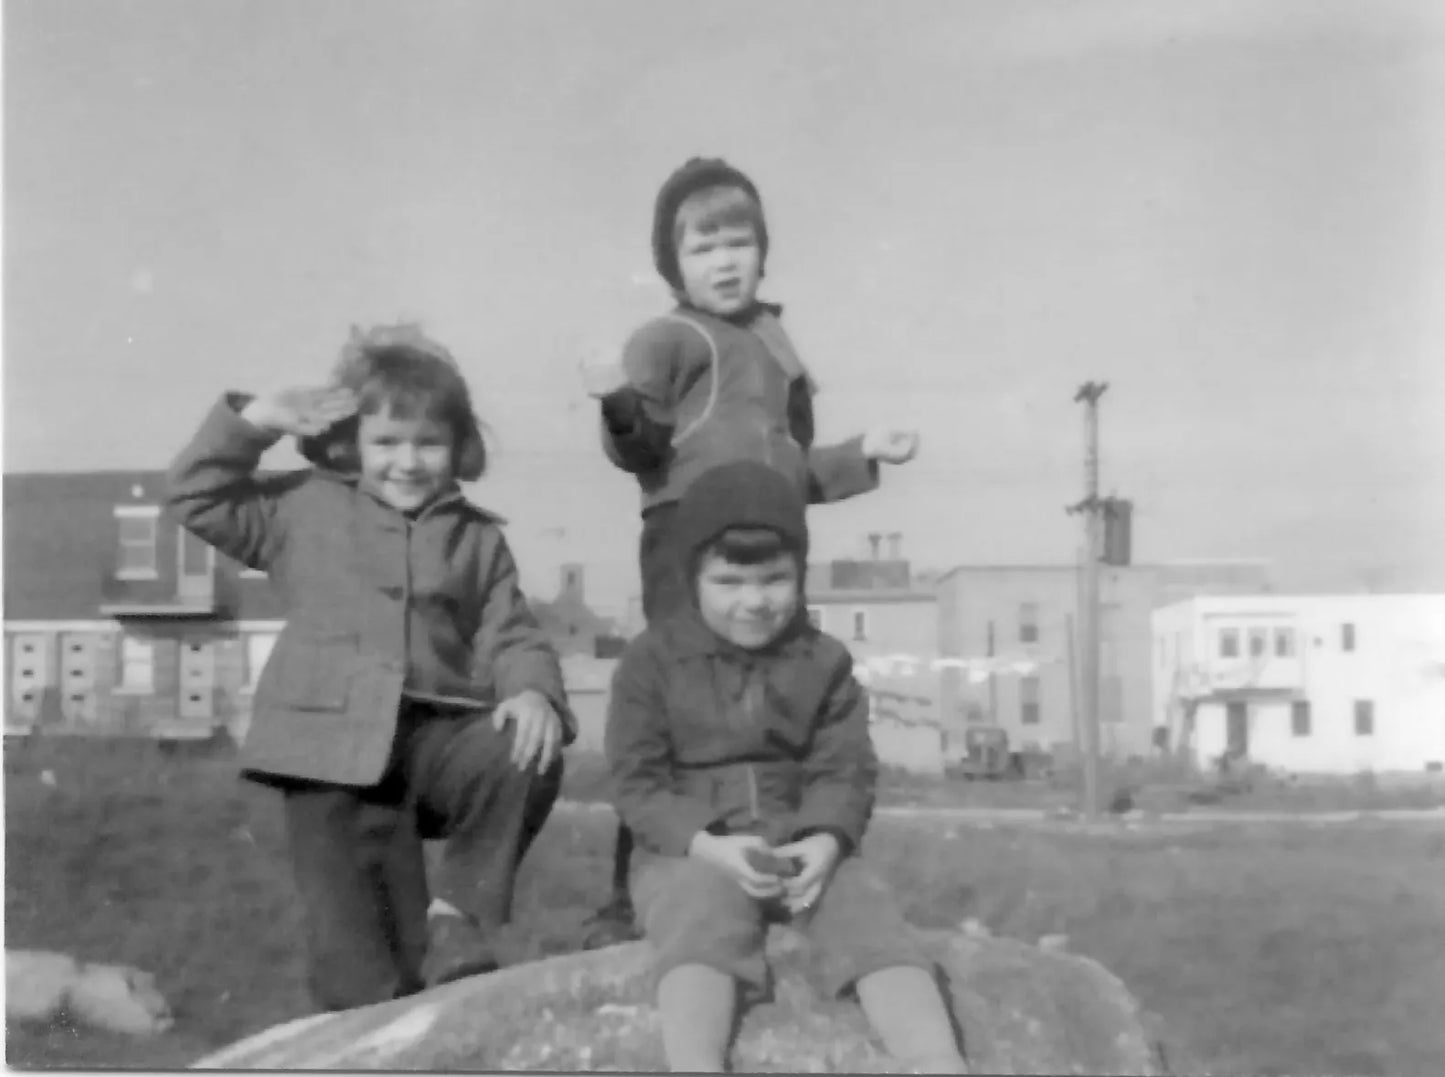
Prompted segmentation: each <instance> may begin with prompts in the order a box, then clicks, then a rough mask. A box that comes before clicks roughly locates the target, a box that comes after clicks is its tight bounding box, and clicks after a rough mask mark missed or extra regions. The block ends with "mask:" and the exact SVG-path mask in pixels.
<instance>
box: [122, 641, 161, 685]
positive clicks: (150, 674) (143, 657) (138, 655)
mask: <svg viewBox="0 0 1445 1077" xmlns="http://www.w3.org/2000/svg"><path fill="white" fill-rule="evenodd" d="M119 658H120V683H119V684H117V685H116V686H115V690H116V692H118V693H119V694H121V695H128V696H148V695H153V694H154V693H155V690H156V643H155V640H151V639H142V638H140V637H139V636H129V635H122V636H121V637H120V656H119ZM137 672H141V675H140V676H136V674H137Z"/></svg>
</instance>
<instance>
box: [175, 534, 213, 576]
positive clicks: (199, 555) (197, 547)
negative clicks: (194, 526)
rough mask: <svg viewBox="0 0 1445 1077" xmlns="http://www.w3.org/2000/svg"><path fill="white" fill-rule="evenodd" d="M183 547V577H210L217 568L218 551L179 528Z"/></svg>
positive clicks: (179, 536)
mask: <svg viewBox="0 0 1445 1077" xmlns="http://www.w3.org/2000/svg"><path fill="white" fill-rule="evenodd" d="M177 531H178V532H179V535H178V536H177V537H178V538H179V540H180V547H181V575H182V576H209V575H210V573H211V570H212V569H214V568H215V567H216V550H215V547H214V546H211V545H209V544H208V543H206V542H205V541H203V540H202V539H199V538H197V537H196V536H195V535H193V534H191V533H190V532H189V531H187V530H186V529H185V528H177Z"/></svg>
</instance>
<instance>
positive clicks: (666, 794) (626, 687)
mask: <svg viewBox="0 0 1445 1077" xmlns="http://www.w3.org/2000/svg"><path fill="white" fill-rule="evenodd" d="M639 639H641V640H644V641H645V639H646V637H645V636H644V637H639ZM658 668H659V667H658V664H657V660H656V658H655V657H654V656H653V655H652V654H651V653H650V652H649V650H648V649H647V647H646V644H645V642H644V643H641V644H639V643H638V642H636V641H634V643H633V644H632V645H631V646H629V647H628V649H627V650H626V652H624V654H623V657H622V660H621V661H620V662H618V664H617V670H616V672H615V673H614V674H613V677H612V696H611V699H610V701H609V703H608V710H607V729H606V733H605V735H604V738H603V749H604V752H605V754H606V756H607V767H608V771H609V772H610V774H611V777H612V803H613V806H614V807H615V808H616V809H617V814H618V815H619V816H621V817H622V821H623V822H624V823H626V824H627V826H628V827H629V828H630V829H631V830H632V831H633V832H634V833H636V834H637V835H638V837H639V838H640V839H641V840H642V841H643V842H644V843H645V844H646V845H648V846H649V847H650V848H653V849H656V850H658V851H659V852H661V853H663V854H664V855H666V856H686V855H687V851H688V847H689V846H690V845H691V844H692V839H693V837H694V836H695V835H696V834H697V833H698V831H700V830H705V829H707V827H708V825H709V824H710V823H712V822H713V821H714V818H715V814H716V813H715V812H714V811H713V810H712V809H711V808H710V807H708V806H707V805H706V804H704V803H702V802H701V801H698V800H693V799H691V798H689V797H684V796H681V795H679V794H678V793H675V792H673V789H672V741H671V738H670V737H669V735H668V720H667V712H666V708H665V705H664V703H663V698H662V691H661V686H660V684H659V678H658Z"/></svg>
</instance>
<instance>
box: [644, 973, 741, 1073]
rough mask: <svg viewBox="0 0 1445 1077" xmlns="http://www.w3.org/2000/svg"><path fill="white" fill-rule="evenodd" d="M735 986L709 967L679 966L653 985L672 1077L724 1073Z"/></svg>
mask: <svg viewBox="0 0 1445 1077" xmlns="http://www.w3.org/2000/svg"><path fill="white" fill-rule="evenodd" d="M737 993H738V991H737V983H736V982H735V981H734V980H733V978H732V977H731V976H729V975H728V974H727V973H725V972H719V971H718V970H717V969H715V968H713V967H712V966H711V965H678V966H676V967H675V968H672V969H669V970H668V971H667V972H666V973H664V974H663V975H662V978H661V979H660V980H658V983H657V1009H658V1014H659V1016H660V1017H661V1018H662V1050H663V1053H664V1054H665V1055H666V1056H667V1068H668V1069H670V1070H672V1071H673V1072H674V1073H721V1072H722V1071H723V1070H725V1069H726V1068H727V1057H728V1041H729V1040H730V1039H731V1038H732V1030H733V1017H734V1014H735V1011H736V1008H737Z"/></svg>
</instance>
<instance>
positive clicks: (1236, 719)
mask: <svg viewBox="0 0 1445 1077" xmlns="http://www.w3.org/2000/svg"><path fill="white" fill-rule="evenodd" d="M1224 717H1225V740H1226V749H1227V750H1228V752H1229V754H1230V755H1231V756H1235V757H1237V758H1245V757H1247V756H1248V755H1249V704H1248V703H1229V704H1227V705H1226V706H1225V715H1224Z"/></svg>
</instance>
